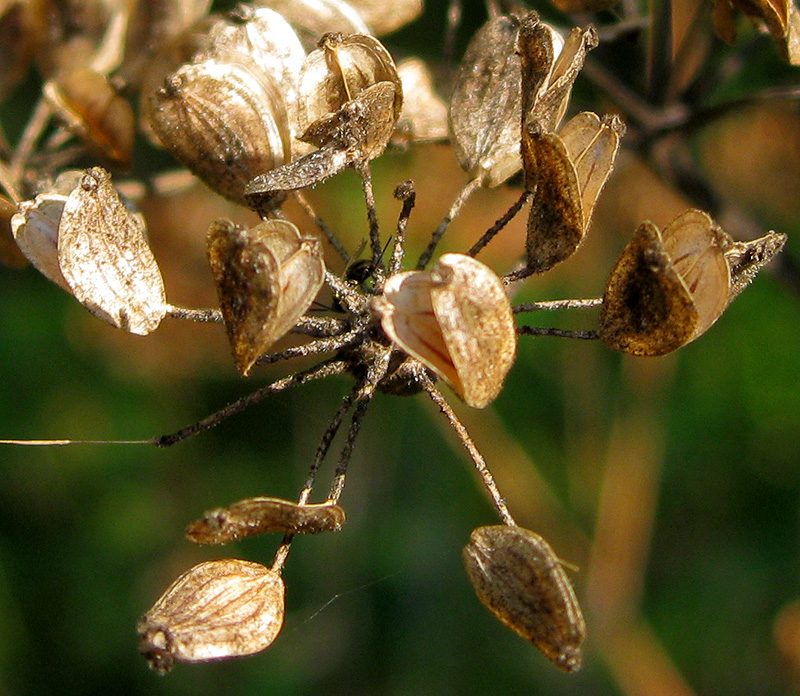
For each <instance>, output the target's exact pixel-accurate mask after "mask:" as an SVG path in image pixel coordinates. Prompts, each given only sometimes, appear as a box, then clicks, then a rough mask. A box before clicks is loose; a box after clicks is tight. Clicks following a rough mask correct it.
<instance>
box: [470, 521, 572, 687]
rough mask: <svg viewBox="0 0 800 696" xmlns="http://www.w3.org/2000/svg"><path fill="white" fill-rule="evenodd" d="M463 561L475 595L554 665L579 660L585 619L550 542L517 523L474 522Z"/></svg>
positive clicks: (564, 665)
mask: <svg viewBox="0 0 800 696" xmlns="http://www.w3.org/2000/svg"><path fill="white" fill-rule="evenodd" d="M464 566H465V567H466V569H467V575H469V579H470V581H471V582H472V585H473V587H474V588H475V592H476V593H477V595H478V599H480V600H481V602H482V603H483V604H484V606H485V607H486V608H487V609H489V611H491V612H492V614H494V615H495V616H496V617H497V618H498V619H499V620H500V621H502V622H503V623H504V624H505V625H506V626H508V627H509V628H510V629H511V630H512V631H514V632H515V633H517V634H519V635H520V636H522V637H523V638H525V639H526V640H529V641H531V642H532V643H533V644H534V645H536V647H537V648H539V650H541V651H542V652H543V653H544V655H545V656H546V657H547V658H548V659H549V660H550V661H551V662H553V664H555V665H556V666H557V667H560V668H561V669H563V670H565V671H567V672H574V671H575V670H577V669H580V667H581V662H582V650H581V644H582V643H583V639H584V638H585V637H586V623H585V622H584V620H583V614H582V612H581V608H580V606H579V605H578V600H577V599H576V598H575V592H574V591H573V589H572V585H570V582H569V580H568V579H567V576H566V574H565V573H564V569H563V568H562V567H561V562H560V561H559V560H558V557H557V556H556V555H555V554H554V553H553V549H551V548H550V545H549V544H548V543H547V542H546V541H545V540H544V539H542V537H540V536H539V535H538V534H536V533H535V532H531V531H530V530H527V529H522V528H521V527H509V526H506V525H494V526H491V527H479V528H478V529H475V530H473V532H472V534H471V535H470V540H469V544H467V545H466V546H465V547H464Z"/></svg>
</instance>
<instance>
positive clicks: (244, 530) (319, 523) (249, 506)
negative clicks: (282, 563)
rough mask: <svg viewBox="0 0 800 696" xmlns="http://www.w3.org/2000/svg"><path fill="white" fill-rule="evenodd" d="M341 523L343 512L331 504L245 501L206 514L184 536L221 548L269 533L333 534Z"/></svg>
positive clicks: (343, 516)
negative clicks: (223, 545)
mask: <svg viewBox="0 0 800 696" xmlns="http://www.w3.org/2000/svg"><path fill="white" fill-rule="evenodd" d="M344 521H345V512H344V509H342V508H341V507H339V506H338V505H336V504H335V503H331V502H327V503H318V504H308V503H307V504H304V505H301V504H299V503H295V502H293V501H291V500H283V499H281V498H263V497H258V498H246V499H245V500H240V501H239V502H237V503H234V504H233V505H230V506H228V507H227V508H216V509H215V510H211V511H209V512H207V513H206V514H205V515H204V516H203V518H202V519H199V520H197V521H195V522H192V523H191V524H190V525H189V526H188V527H187V528H186V536H187V537H188V538H189V539H190V540H191V541H193V542H195V543H196V544H225V543H227V542H229V541H236V540H237V539H242V538H244V537H249V536H256V535H257V534H267V533H269V532H281V533H283V534H318V533H319V532H336V531H339V529H341V527H342V525H343V524H344Z"/></svg>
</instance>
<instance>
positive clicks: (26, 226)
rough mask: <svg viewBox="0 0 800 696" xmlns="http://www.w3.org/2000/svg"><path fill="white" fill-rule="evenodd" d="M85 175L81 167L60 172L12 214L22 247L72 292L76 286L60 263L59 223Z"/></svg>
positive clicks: (50, 276)
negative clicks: (79, 169)
mask: <svg viewBox="0 0 800 696" xmlns="http://www.w3.org/2000/svg"><path fill="white" fill-rule="evenodd" d="M82 176H83V172H81V171H77V170H71V171H67V172H64V173H62V174H60V175H59V177H58V178H57V179H56V180H55V182H54V183H53V184H51V185H50V186H47V187H45V189H44V190H43V191H42V192H41V193H40V194H38V195H37V196H36V198H34V199H33V200H32V201H22V202H21V203H20V204H19V205H18V206H17V212H16V213H15V214H14V215H13V216H12V217H11V233H12V234H13V235H14V241H16V243H17V246H18V247H19V249H20V251H21V252H22V253H23V254H24V255H25V257H26V258H27V259H28V261H30V262H31V263H32V264H33V266H34V267H35V268H36V269H37V270H38V271H39V272H40V273H41V274H42V275H43V276H45V278H47V279H48V280H51V281H53V282H54V283H55V284H56V285H58V286H60V287H61V288H63V289H64V290H66V291H67V292H68V293H70V294H72V289H71V288H70V286H69V284H68V283H67V281H66V280H65V279H64V276H63V274H62V273H61V269H60V268H59V267H58V225H59V223H60V222H61V215H62V214H63V212H64V204H65V203H66V202H67V196H69V194H70V192H71V191H72V190H73V189H74V188H75V187H76V186H78V185H79V183H80V179H81V177H82Z"/></svg>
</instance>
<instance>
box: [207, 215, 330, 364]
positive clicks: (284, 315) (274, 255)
mask: <svg viewBox="0 0 800 696" xmlns="http://www.w3.org/2000/svg"><path fill="white" fill-rule="evenodd" d="M208 258H209V262H210V263H211V270H212V272H213V274H214V280H215V281H216V284H217V292H218V295H219V300H220V306H221V307H222V316H223V318H224V319H225V326H226V327H227V329H228V338H229V339H230V342H231V346H232V347H233V352H234V355H235V357H236V365H237V367H238V368H239V372H241V373H242V375H247V374H249V373H250V370H251V369H252V367H253V365H254V364H255V361H256V360H257V359H258V357H259V356H260V355H262V354H263V353H264V352H265V351H266V350H267V349H268V348H269V347H270V346H271V345H272V344H273V343H274V342H275V341H277V340H278V339H279V338H281V337H282V336H283V335H284V334H285V333H287V332H288V331H289V330H290V329H291V328H292V327H293V326H294V325H295V324H296V323H297V320H298V319H299V318H300V317H301V316H302V315H303V314H304V313H305V312H306V310H307V309H308V308H309V306H310V305H311V303H312V302H313V301H314V298H315V297H316V295H317V293H318V292H319V289H320V288H321V287H322V283H323V280H324V277H325V264H324V261H323V258H322V248H321V245H320V243H319V240H317V239H315V238H312V237H303V236H302V235H301V234H300V231H299V230H298V229H297V227H295V226H294V225H293V224H292V223H291V222H287V221H285V220H268V221H265V222H262V223H261V224H259V225H257V226H256V227H253V228H246V227H241V226H240V225H236V224H234V223H232V222H230V221H229V220H217V221H216V222H214V223H212V224H211V227H210V228H209V231H208Z"/></svg>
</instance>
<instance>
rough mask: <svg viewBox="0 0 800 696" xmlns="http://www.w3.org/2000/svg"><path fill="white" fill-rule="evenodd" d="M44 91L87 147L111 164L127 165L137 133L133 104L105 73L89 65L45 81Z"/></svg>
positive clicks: (67, 124)
mask: <svg viewBox="0 0 800 696" xmlns="http://www.w3.org/2000/svg"><path fill="white" fill-rule="evenodd" d="M44 95H45V97H46V98H47V100H48V101H49V102H50V104H51V105H52V106H53V108H54V109H55V111H56V113H57V114H58V115H59V116H60V117H61V118H62V119H63V120H64V122H65V123H66V126H67V128H68V129H69V130H70V131H71V132H72V133H74V134H75V135H77V136H78V137H79V138H81V140H83V141H84V142H85V143H86V145H87V146H88V147H89V149H90V150H92V151H93V152H95V153H96V154H98V155H99V156H100V157H103V158H104V159H105V160H106V161H108V162H110V163H111V164H113V165H116V166H119V167H128V166H129V165H130V160H131V154H132V152H133V139H134V135H135V133H136V123H135V118H134V115H133V108H132V107H131V105H130V103H129V102H128V100H127V99H125V98H124V97H122V96H120V95H119V94H118V93H117V91H116V90H115V89H114V88H113V87H112V86H111V83H110V82H109V81H108V78H106V76H105V75H101V74H100V73H98V72H95V71H93V70H90V69H88V68H82V69H78V70H75V71H73V72H70V73H64V74H61V75H59V76H58V77H56V78H54V79H52V80H49V81H48V82H46V83H45V85H44Z"/></svg>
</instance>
